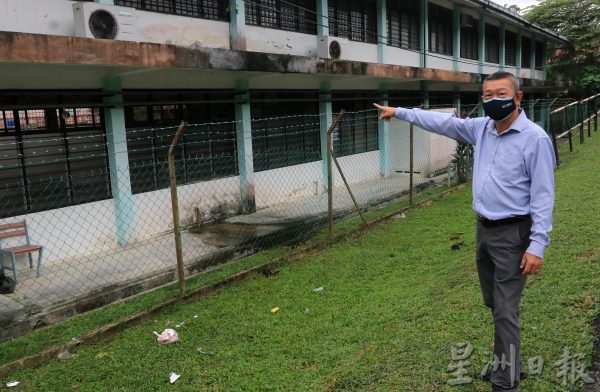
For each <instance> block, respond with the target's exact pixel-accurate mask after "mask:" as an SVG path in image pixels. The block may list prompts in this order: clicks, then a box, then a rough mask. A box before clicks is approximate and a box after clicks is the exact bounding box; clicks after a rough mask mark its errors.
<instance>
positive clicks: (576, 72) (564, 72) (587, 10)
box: [525, 0, 600, 95]
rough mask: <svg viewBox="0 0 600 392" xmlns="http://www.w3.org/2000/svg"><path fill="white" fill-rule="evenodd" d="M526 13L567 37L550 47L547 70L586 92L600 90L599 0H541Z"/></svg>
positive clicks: (533, 20) (537, 22)
mask: <svg viewBox="0 0 600 392" xmlns="http://www.w3.org/2000/svg"><path fill="white" fill-rule="evenodd" d="M525 17H526V18H527V19H528V20H530V21H531V22H533V23H536V24H538V25H541V26H543V27H546V28H549V29H551V30H553V31H555V32H557V33H559V34H561V35H563V36H565V37H567V38H568V39H569V40H570V41H571V44H570V45H559V46H555V47H551V48H549V49H550V53H549V65H552V63H554V64H557V65H555V66H551V67H550V74H551V75H552V76H553V77H555V78H557V79H562V80H567V81H569V82H570V83H571V86H572V87H575V88H580V89H582V90H584V93H585V94H587V95H589V94H592V93H595V92H597V91H600V65H598V64H599V63H600V1H598V0H542V1H540V3H539V4H538V5H536V6H534V7H532V8H530V9H529V10H528V12H527V13H526V14H525Z"/></svg>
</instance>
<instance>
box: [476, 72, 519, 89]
mask: <svg viewBox="0 0 600 392" xmlns="http://www.w3.org/2000/svg"><path fill="white" fill-rule="evenodd" d="M501 79H509V80H510V83H511V84H512V86H513V88H514V89H515V93H516V92H517V91H519V88H520V86H519V79H517V77H516V76H515V75H513V74H511V73H510V72H506V71H498V72H494V73H493V74H490V75H488V76H487V77H486V78H485V80H484V81H483V82H484V83H485V82H487V81H488V80H501Z"/></svg>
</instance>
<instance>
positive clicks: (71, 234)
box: [0, 200, 117, 268]
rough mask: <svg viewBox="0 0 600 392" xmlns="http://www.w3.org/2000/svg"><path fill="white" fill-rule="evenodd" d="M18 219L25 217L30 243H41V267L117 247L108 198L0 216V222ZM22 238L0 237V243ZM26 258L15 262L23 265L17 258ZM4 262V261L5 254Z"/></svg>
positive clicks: (112, 205)
mask: <svg viewBox="0 0 600 392" xmlns="http://www.w3.org/2000/svg"><path fill="white" fill-rule="evenodd" d="M22 220H27V225H28V228H29V235H30V238H31V243H32V244H36V245H42V246H44V255H43V260H42V268H43V265H44V264H47V263H51V262H53V261H56V260H60V259H68V258H71V257H76V256H79V257H80V256H86V255H90V254H92V253H97V252H103V251H108V250H110V249H114V248H115V247H117V244H116V237H115V232H116V226H115V219H114V204H113V201H112V200H102V201H98V202H93V203H86V204H80V205H77V206H72V207H64V208H57V209H53V210H48V211H41V212H34V213H31V214H27V215H19V216H15V217H11V218H5V219H0V224H5V223H10V222H17V221H22ZM23 241H24V238H12V239H10V240H2V244H3V246H13V245H15V244H17V243H24V242H23ZM26 257H27V256H20V257H19V259H18V260H17V262H19V265H23V264H22V263H23V261H21V260H26ZM34 257H37V254H35V255H34ZM34 260H35V259H34ZM4 262H5V263H6V262H7V258H6V257H5V258H4Z"/></svg>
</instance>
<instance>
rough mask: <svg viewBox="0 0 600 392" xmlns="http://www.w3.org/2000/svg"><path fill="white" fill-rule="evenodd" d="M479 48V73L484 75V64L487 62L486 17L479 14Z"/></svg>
mask: <svg viewBox="0 0 600 392" xmlns="http://www.w3.org/2000/svg"><path fill="white" fill-rule="evenodd" d="M478 39H479V47H478V48H477V54H478V57H479V64H478V71H477V72H479V73H480V74H482V73H483V63H484V62H485V15H483V14H481V13H480V14H479V34H478Z"/></svg>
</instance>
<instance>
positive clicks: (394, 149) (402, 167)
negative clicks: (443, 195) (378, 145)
mask: <svg viewBox="0 0 600 392" xmlns="http://www.w3.org/2000/svg"><path fill="white" fill-rule="evenodd" d="M435 111H439V112H446V113H448V112H449V113H452V112H454V109H453V108H447V109H437V110H435ZM408 129H409V124H408V123H406V122H404V121H400V120H396V119H392V120H391V121H390V151H391V154H390V170H391V171H392V172H394V171H403V172H408V171H409V169H410V145H409V136H408ZM413 132H414V133H413V135H414V146H413V151H414V162H413V170H414V171H415V172H418V173H420V174H421V175H423V176H428V175H429V174H430V173H432V172H434V171H436V170H439V169H444V168H446V167H447V166H448V163H450V161H451V160H452V159H453V156H452V154H453V153H454V151H455V148H456V141H455V140H452V139H450V138H448V137H446V136H441V135H438V134H435V133H433V132H428V131H425V130H423V129H422V128H419V127H414V131H413Z"/></svg>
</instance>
